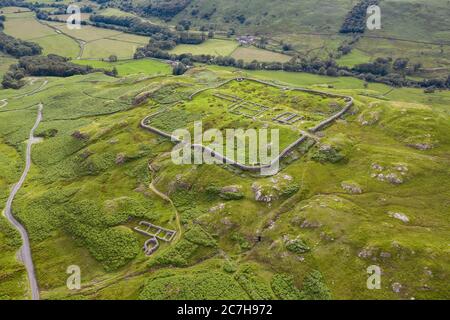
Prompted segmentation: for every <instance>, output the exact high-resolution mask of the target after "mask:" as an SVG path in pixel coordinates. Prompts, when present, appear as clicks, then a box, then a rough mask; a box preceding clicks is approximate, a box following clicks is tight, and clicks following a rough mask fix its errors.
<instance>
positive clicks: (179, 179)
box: [175, 174, 192, 190]
mask: <svg viewBox="0 0 450 320" xmlns="http://www.w3.org/2000/svg"><path fill="white" fill-rule="evenodd" d="M175 187H176V189H183V190H189V189H191V187H192V185H191V184H190V183H188V182H186V181H184V179H183V176H182V175H180V174H179V175H177V176H176V177H175Z"/></svg>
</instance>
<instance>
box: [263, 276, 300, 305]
mask: <svg viewBox="0 0 450 320" xmlns="http://www.w3.org/2000/svg"><path fill="white" fill-rule="evenodd" d="M270 286H271V287H272V291H273V292H274V293H275V295H276V296H277V298H279V299H281V300H300V299H302V298H303V295H302V294H301V292H300V290H299V289H297V287H296V286H295V284H294V277H293V276H290V275H288V274H281V273H277V274H274V276H273V277H272V281H271V284H270Z"/></svg>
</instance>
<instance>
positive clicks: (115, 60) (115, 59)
mask: <svg viewBox="0 0 450 320" xmlns="http://www.w3.org/2000/svg"><path fill="white" fill-rule="evenodd" d="M108 60H109V62H117V56H116V55H114V54H112V55H110V56H109V58H108Z"/></svg>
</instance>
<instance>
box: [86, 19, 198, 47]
mask: <svg viewBox="0 0 450 320" xmlns="http://www.w3.org/2000/svg"><path fill="white" fill-rule="evenodd" d="M90 20H91V22H92V23H93V24H94V25H95V26H97V27H102V28H109V27H110V26H119V27H122V28H124V30H125V31H127V32H130V33H135V34H139V35H144V36H149V37H152V38H153V39H155V40H160V41H167V42H172V46H171V47H175V45H176V44H178V43H186V44H200V43H202V42H203V41H205V40H206V35H205V34H204V33H198V32H188V31H181V32H174V31H171V30H169V29H168V28H166V27H161V26H159V25H156V24H153V23H150V22H145V21H142V20H141V19H139V18H134V17H117V16H103V15H92V16H91V17H90Z"/></svg>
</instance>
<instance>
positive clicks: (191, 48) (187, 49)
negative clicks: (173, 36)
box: [170, 39, 238, 56]
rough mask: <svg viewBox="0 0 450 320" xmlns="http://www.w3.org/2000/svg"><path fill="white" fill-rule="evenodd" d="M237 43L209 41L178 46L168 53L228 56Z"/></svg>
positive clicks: (218, 40) (217, 40)
mask: <svg viewBox="0 0 450 320" xmlns="http://www.w3.org/2000/svg"><path fill="white" fill-rule="evenodd" d="M237 47H238V43H237V42H236V41H232V40H221V39H209V40H206V41H205V42H203V43H202V44H199V45H191V44H180V45H178V46H176V47H175V48H174V49H172V50H170V53H174V54H182V53H191V54H193V55H201V54H209V55H212V56H229V55H230V54H231V53H232V52H233V51H234V50H235V49H236V48H237Z"/></svg>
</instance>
